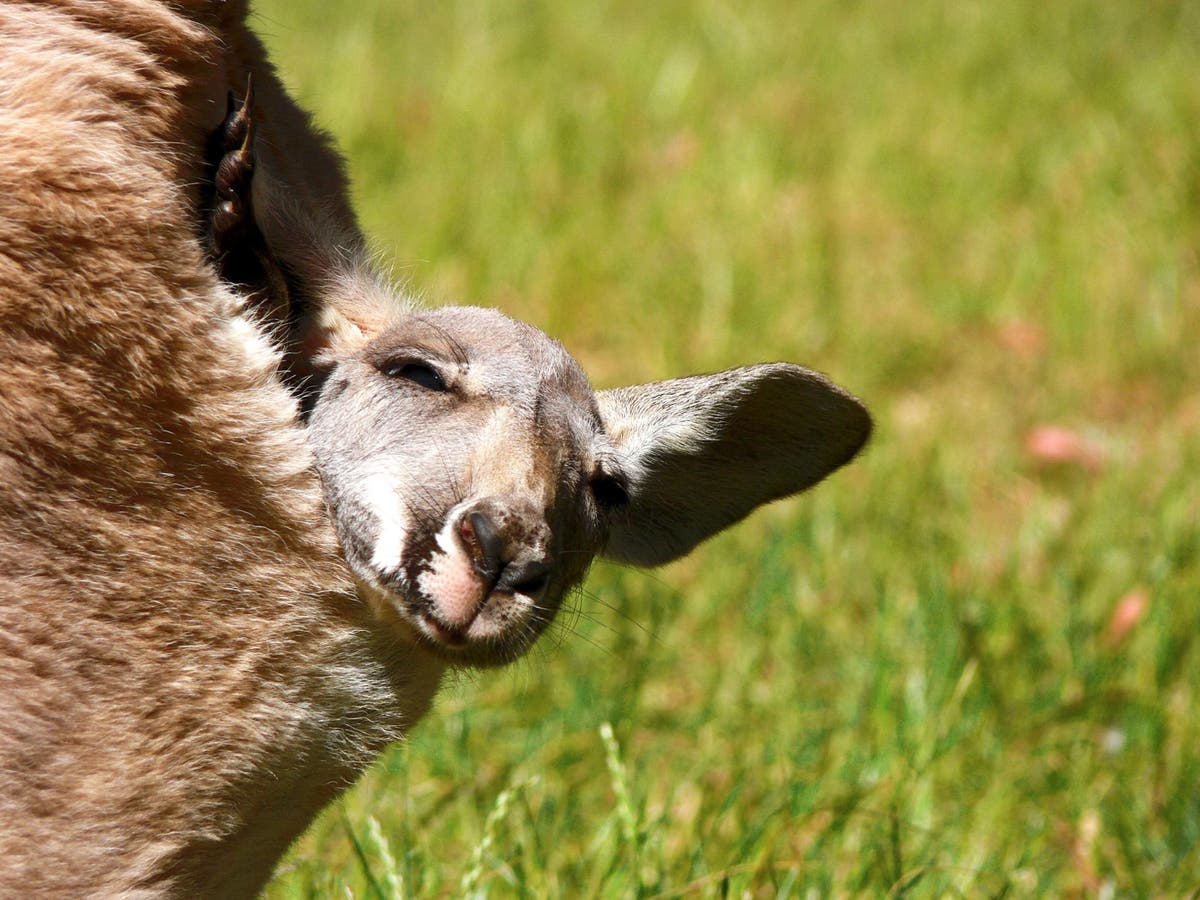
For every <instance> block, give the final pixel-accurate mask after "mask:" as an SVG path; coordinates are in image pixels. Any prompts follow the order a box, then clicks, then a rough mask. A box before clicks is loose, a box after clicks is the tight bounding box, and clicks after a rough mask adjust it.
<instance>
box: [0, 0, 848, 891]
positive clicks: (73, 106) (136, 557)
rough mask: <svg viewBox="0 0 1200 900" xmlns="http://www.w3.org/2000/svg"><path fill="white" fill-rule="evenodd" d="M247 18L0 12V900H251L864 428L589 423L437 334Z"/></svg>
mask: <svg viewBox="0 0 1200 900" xmlns="http://www.w3.org/2000/svg"><path fill="white" fill-rule="evenodd" d="M245 14H246V10H245V4H244V3H242V2H238V0H229V2H221V0H178V2H171V3H165V2H164V3H158V2H153V0H110V2H106V3H103V4H98V3H95V2H92V0H39V2H27V3H26V2H11V0H10V2H3V3H0V134H3V135H4V136H5V145H6V149H5V152H4V153H3V154H0V358H3V359H4V361H5V362H4V365H3V366H0V772H2V773H3V774H2V777H3V779H4V782H3V784H4V789H3V790H2V791H0V894H3V895H14V896H63V897H68V896H70V897H76V896H97V895H99V896H110V895H111V896H122V897H167V896H175V897H192V896H205V897H247V896H253V895H254V894H255V893H257V892H258V891H259V890H260V889H261V887H262V885H263V884H264V883H265V881H266V880H267V878H269V876H270V873H271V871H272V868H273V867H274V865H275V863H276V861H277V860H278V858H279V857H280V855H281V854H282V853H283V852H284V851H285V850H286V848H287V846H288V845H289V844H290V843H291V841H292V840H294V838H295V837H296V836H297V835H298V834H299V833H300V832H301V831H303V829H304V828H305V827H306V826H307V825H308V824H309V822H311V820H312V819H313V817H314V816H315V815H316V814H317V813H318V812H319V810H320V809H321V808H322V807H323V806H324V805H325V804H326V803H328V802H329V801H330V800H331V799H332V798H333V797H335V796H336V795H337V794H338V793H339V792H340V791H341V790H343V789H344V788H345V787H346V786H347V785H349V784H350V783H352V782H353V780H354V779H355V778H356V777H357V776H358V775H359V774H360V773H361V772H362V770H363V769H364V768H365V767H366V766H367V765H369V764H370V763H371V761H372V760H373V759H374V758H375V757H376V756H377V755H378V754H379V753H380V752H381V751H382V749H383V748H384V747H386V746H387V744H388V743H389V742H392V741H395V740H397V739H399V738H401V737H403V735H404V734H405V733H406V732H407V731H408V729H410V728H411V727H412V726H413V725H414V724H415V723H416V722H417V721H418V720H419V719H420V717H421V716H422V715H423V714H424V713H425V712H426V711H427V709H428V707H429V705H430V703H431V701H432V698H433V696H434V694H435V692H436V690H437V687H438V684H439V681H440V680H441V678H442V676H443V674H444V673H445V671H446V670H447V669H448V668H450V667H454V666H491V665H498V664H502V663H504V662H506V661H509V660H511V659H513V658H515V657H517V656H519V655H520V654H521V653H522V652H524V651H525V650H526V649H527V648H528V647H529V646H530V644H531V643H532V642H533V641H534V639H535V638H536V637H537V635H538V633H539V632H541V631H542V630H544V628H545V627H546V626H547V624H548V623H549V622H550V621H551V620H552V619H553V616H554V613H555V610H556V609H557V607H558V605H559V604H560V603H561V600H562V597H563V596H564V594H565V593H566V592H567V591H569V590H570V589H571V587H572V586H574V585H576V584H578V583H579V581H580V580H581V579H582V577H583V575H584V573H585V571H586V569H587V567H588V564H589V563H590V562H591V560H592V559H593V558H594V557H595V556H596V555H598V554H605V555H608V556H610V557H612V558H614V559H618V560H621V561H625V562H629V563H632V564H637V565H655V564H658V563H661V562H664V561H666V560H669V559H673V558H675V557H677V556H679V555H681V554H683V553H686V552H687V551H688V550H689V549H690V548H692V547H693V546H695V545H696V544H697V543H698V542H700V541H702V540H703V539H704V538H706V537H707V536H709V535H711V534H713V533H715V532H716V531H719V530H720V529H722V528H724V527H726V526H728V525H730V524H732V523H733V522H735V521H737V520H738V519H740V518H742V517H744V516H745V515H747V514H748V513H749V512H750V511H751V510H752V509H754V508H755V507H756V506H757V505H759V504H762V503H765V502H768V501H770V500H773V499H776V498H778V497H782V496H786V495H788V494H791V493H794V492H796V491H799V490H803V489H804V488H806V487H809V486H811V485H812V484H814V483H815V482H816V481H818V480H820V479H821V478H822V477H824V476H825V475H826V474H828V473H829V472H831V471H833V470H834V469H836V468H837V467H838V466H840V465H842V464H844V463H845V462H847V461H848V460H849V459H850V458H851V457H853V456H854V454H855V453H856V452H857V451H858V449H859V448H860V447H861V446H862V444H863V443H864V442H865V441H866V439H867V436H868V434H869V431H870V419H869V417H868V415H867V413H866V411H865V410H864V409H863V407H862V406H861V404H860V403H858V401H856V400H855V399H854V398H853V397H851V396H850V395H849V394H847V393H845V392H844V391H842V390H841V389H839V388H837V387H835V386H834V385H833V384H831V383H830V382H829V381H828V380H826V379H825V378H824V377H822V376H819V375H817V374H815V373H812V372H809V371H807V370H804V369H802V368H800V367H798V366H793V365H789V364H782V363H774V364H767V365H761V366H750V367H745V368H742V369H735V370H732V371H729V372H724V373H718V374H715V375H707V376H699V377H694V378H682V379H677V380H673V381H666V382H660V383H657V384H650V385H641V386H635V387H630V388H622V389H618V390H613V391H593V390H592V388H591V387H590V386H589V384H588V382H587V379H586V377H585V376H584V374H583V373H582V372H581V370H580V368H579V366H578V365H577V364H576V363H575V362H574V360H572V358H571V357H570V356H569V354H567V352H566V351H565V350H564V349H563V348H562V347H561V345H559V344H558V343H556V342H555V341H553V340H552V339H550V338H549V337H547V336H546V335H544V334H542V333H541V332H540V331H538V330H536V329H534V328H532V327H530V326H527V325H523V324H521V323H518V322H515V321H512V320H510V319H508V318H506V317H504V316H502V315H501V314H499V313H497V312H494V311H490V310H483V309H476V308H471V307H451V308H444V309H437V310H423V309H419V308H417V307H416V306H415V305H414V304H413V303H411V302H410V301H409V300H408V298H406V297H405V296H404V295H403V294H401V293H399V292H397V291H396V290H394V289H393V288H392V287H391V286H390V285H388V284H387V282H386V281H385V280H383V279H382V278H380V277H379V276H378V275H377V274H375V272H374V271H373V268H372V266H371V264H370V259H369V256H368V254H367V252H366V250H365V242H364V241H363V239H362V236H361V234H360V232H359V230H358V226H357V223H356V222H355V220H354V217H353V214H352V212H351V211H350V208H349V204H348V202H347V199H346V189H345V181H344V177H343V176H342V174H341V168H340V163H339V162H338V160H337V157H336V154H335V153H334V152H333V151H332V149H331V147H330V145H329V143H328V142H327V141H326V140H325V139H324V138H323V137H322V136H321V135H320V134H319V133H318V132H317V131H316V130H315V129H313V128H312V126H311V124H310V123H309V121H308V119H307V118H306V117H305V116H304V114H303V113H302V112H301V111H300V110H299V109H298V108H297V107H296V106H295V104H294V103H292V101H291V100H290V99H289V98H288V96H287V95H286V93H285V92H284V91H283V89H282V88H281V87H280V85H279V83H278V81H277V80H276V79H275V77H274V74H273V72H272V70H271V68H270V65H269V63H268V61H267V60H266V59H265V58H264V56H263V53H262V49H261V46H260V45H259V44H258V42H257V40H256V39H255V38H254V36H253V35H252V34H251V33H250V31H249V30H248V29H247V28H246V25H245ZM251 73H252V74H253V93H254V97H253V100H252V103H251V102H247V103H245V104H244V106H243V107H242V109H249V110H251V113H250V117H251V119H252V120H253V125H252V126H251V125H250V124H248V123H243V124H238V122H237V119H238V115H239V113H240V112H241V109H239V108H237V107H236V106H235V108H233V109H230V108H229V107H228V106H227V105H226V97H227V95H228V93H229V92H230V91H233V92H235V93H239V94H241V93H244V92H245V90H246V84H247V81H248V76H249V75H250V74H251ZM243 129H244V130H243ZM239 135H240V141H239V140H238V139H237V138H238V136H239ZM214 136H215V137H214ZM242 150H245V151H246V152H245V153H244V154H240V152H241V151H242ZM231 154H232V156H231ZM239 154H240V155H239ZM226 157H230V166H227V170H229V169H231V170H232V171H227V172H226V174H225V175H224V176H223V175H222V174H221V172H220V166H221V164H222V163H224V162H225V161H226ZM239 166H240V167H241V171H239ZM226 176H228V177H226ZM227 203H232V206H229V207H226V206H223V205H222V204H227ZM226 213H228V215H226ZM229 254H233V255H234V256H230V255H229ZM239 254H240V255H239Z"/></svg>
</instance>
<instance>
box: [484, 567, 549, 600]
mask: <svg viewBox="0 0 1200 900" xmlns="http://www.w3.org/2000/svg"><path fill="white" fill-rule="evenodd" d="M549 582H550V566H549V564H548V563H542V562H537V563H529V564H528V565H524V566H507V567H505V569H504V571H503V572H502V573H501V574H500V580H499V581H498V582H496V587H497V588H499V589H500V590H505V591H512V592H513V593H516V594H536V593H538V592H539V591H541V590H542V589H543V588H545V587H546V585H547V584H548V583H549Z"/></svg>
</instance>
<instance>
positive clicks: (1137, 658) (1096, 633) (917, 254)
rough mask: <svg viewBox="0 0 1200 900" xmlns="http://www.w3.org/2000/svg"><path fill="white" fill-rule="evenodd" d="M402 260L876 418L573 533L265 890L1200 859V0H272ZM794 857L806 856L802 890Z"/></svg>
mask: <svg viewBox="0 0 1200 900" xmlns="http://www.w3.org/2000/svg"><path fill="white" fill-rule="evenodd" d="M253 22H254V27H255V28H256V29H257V30H258V31H259V33H260V34H261V35H262V36H263V37H264V38H265V40H266V43H267V44H268V46H269V47H270V49H271V52H272V54H273V56H274V59H275V61H276V63H277V64H278V66H279V68H280V70H281V72H282V75H283V77H284V80H285V81H286V82H287V83H288V84H289V85H290V86H291V88H292V89H293V91H294V92H295V93H296V95H297V96H298V97H299V98H300V100H301V102H302V103H303V104H304V105H305V106H307V107H308V108H309V109H311V110H313V111H314V112H315V115H316V120H317V122H318V123H319V124H320V125H321V126H322V127H323V128H325V129H326V130H328V131H329V132H331V133H332V134H333V135H334V136H335V137H336V139H337V140H338V142H339V143H340V145H341V147H342V149H343V151H344V152H345V154H346V156H347V158H348V162H349V167H350V171H351V173H352V177H353V181H354V192H355V200H356V203H357V207H358V209H359V211H360V213H361V216H362V218H363V223H364V226H365V228H366V229H367V231H368V232H369V233H370V234H371V235H372V237H373V239H374V240H375V241H376V243H377V244H378V246H379V248H380V251H381V253H382V255H383V256H384V257H385V258H386V259H388V260H390V261H393V262H394V265H395V274H396V276H397V278H398V279H401V280H403V281H405V282H407V283H408V284H409V285H410V287H411V288H412V289H413V290H414V291H416V292H418V293H420V294H421V295H423V296H425V297H426V298H427V299H428V301H429V302H431V303H451V302H453V303H458V302H465V303H473V304H482V305H489V306H497V307H499V308H501V309H502V310H504V311H505V312H507V313H509V314H511V315H513V316H516V317H519V318H523V319H526V320H528V321H529V322H531V323H533V324H536V325H538V326H540V327H541V328H543V329H545V330H546V331H548V332H550V333H551V334H552V335H554V336H555V337H558V338H559V339H561V340H562V341H563V342H564V343H565V344H566V345H567V347H568V348H569V349H570V350H571V351H573V352H574V354H575V355H576V356H577V357H578V358H579V359H580V360H581V362H582V363H583V364H584V367H585V368H586V369H587V370H588V371H589V372H590V373H591V375H592V377H593V381H594V382H595V384H596V385H597V386H598V387H611V386H615V385H618V384H622V383H627V382H634V381H647V380H652V379H657V378H662V377H667V376H671V375H678V374H684V373H689V372H698V371H709V370H713V369H717V368H723V367H727V366H732V365H737V364H742V363H748V362H753V361H758V360H774V359H786V360H792V361H796V362H800V363H803V364H806V365H809V366H811V367H813V368H817V369H820V370H822V371H824V372H826V373H828V374H829V375H830V376H831V377H833V378H834V379H835V380H836V381H838V382H839V383H840V384H843V385H845V386H846V387H847V388H848V389H850V390H851V391H853V392H854V393H856V394H857V395H859V396H860V397H862V398H863V399H864V400H865V402H866V403H867V404H868V405H869V406H870V408H871V409H872V411H873V413H874V415H875V417H876V423H877V430H876V435H875V438H874V440H873V442H872V444H871V445H870V447H869V448H868V450H867V452H866V453H865V455H864V456H862V457H861V458H860V459H859V460H858V461H856V462H855V463H854V464H853V465H851V466H850V467H849V468H847V469H846V470H844V471H842V472H839V473H838V474H837V475H835V476H834V477H833V478H831V479H830V480H829V481H828V482H827V483H825V484H822V485H821V486H819V487H818V488H817V489H815V490H814V491H813V492H812V493H811V494H809V495H806V496H803V497H801V498H799V499H797V500H791V501H788V502H785V503H781V504H777V505H775V506H773V507H771V508H769V509H767V510H764V511H762V512H760V513H758V514H756V515H755V516H754V517H752V519H750V520H749V521H748V522H746V523H744V524H743V525H741V526H739V527H738V528H736V529H735V530H733V531H732V532H730V533H728V534H725V535H723V536H721V537H720V538H718V539H716V540H714V541H712V542H711V543H710V544H708V545H706V546H705V547H704V548H703V549H702V550H701V551H700V552H698V553H696V554H695V555H694V556H693V557H692V558H690V559H689V560H687V561H685V562H683V563H680V564H677V565H675V566H673V567H670V568H667V569H664V570H660V571H657V572H650V573H643V572H636V571H625V570H620V569H617V568H615V567H612V566H607V565H598V566H597V567H596V569H595V570H594V572H593V574H592V577H591V578H590V579H589V581H588V584H587V587H586V590H585V591H584V592H583V594H581V595H580V596H578V597H576V598H574V599H573V601H572V603H571V605H570V608H569V609H567V610H565V611H564V613H563V614H562V616H561V620H560V621H561V624H560V625H559V627H558V628H557V630H556V631H555V632H554V633H553V634H552V635H551V636H550V637H549V638H548V639H545V640H544V641H543V643H542V644H541V645H540V647H539V648H538V649H537V650H535V651H534V653H533V654H532V655H531V657H530V658H529V659H528V660H526V661H523V662H522V663H520V664H518V665H517V666H515V667H514V668H512V669H510V670H505V671H498V672H486V673H480V674H475V675H466V676H459V677H458V678H457V679H455V680H454V682H453V684H451V685H450V688H449V690H447V691H445V693H444V694H443V695H442V697H441V699H440V701H439V702H438V705H437V708H436V709H435V711H434V713H433V714H432V715H431V716H430V717H429V718H427V719H426V720H425V721H424V722H423V723H422V724H421V726H420V727H419V728H418V729H416V731H415V732H414V734H413V735H412V738H411V740H410V742H409V743H407V744H406V745H404V746H398V747H396V748H394V749H393V750H392V751H390V752H389V753H388V754H387V756H386V757H385V758H384V759H383V760H382V761H381V763H380V764H379V765H378V766H376V767H375V768H374V769H373V770H372V771H371V772H370V773H369V774H368V775H367V777H366V778H365V779H364V780H363V781H362V783H360V785H359V786H358V787H357V788H356V789H355V790H354V791H353V792H351V793H350V794H349V795H348V796H347V797H346V798H345V799H344V800H342V801H339V802H338V803H336V804H335V805H334V806H333V807H332V808H331V809H329V810H328V811H327V813H326V814H325V815H324V816H323V817H322V819H321V820H320V822H319V823H318V824H317V825H316V826H315V827H314V828H313V829H312V830H311V831H310V832H309V834H307V835H306V836H305V837H304V838H303V839H302V841H301V842H300V843H299V844H298V845H297V847H296V848H295V850H294V852H293V853H292V854H291V855H290V856H289V858H288V859H287V860H286V861H285V863H284V864H283V866H282V867H281V869H280V871H279V873H278V875H277V877H276V878H275V880H274V882H273V883H272V886H271V889H270V892H269V893H270V896H272V897H276V898H283V897H289V898H290V897H335V896H336V897H344V896H354V897H390V896H401V895H412V896H462V895H475V896H488V895H490V896H495V897H509V896H526V897H542V896H562V897H586V896H602V897H630V896H644V897H675V896H687V897H717V896H720V897H724V896H750V897H788V896H828V895H859V894H862V895H874V896H880V895H884V894H888V893H890V894H894V895H901V894H904V893H908V892H912V893H913V894H915V895H918V896H932V895H937V896H943V895H950V896H953V895H955V894H958V895H962V896H972V897H974V896H984V895H997V896H998V895H1003V894H1006V893H1007V894H1010V895H1015V896H1026V895H1031V894H1052V895H1059V896H1063V895H1066V896H1071V895H1089V896H1090V895H1097V896H1112V895H1114V894H1116V895H1121V896H1135V895H1149V894H1157V895H1180V894H1183V893H1185V892H1186V891H1188V890H1190V889H1192V888H1195V887H1196V886H1197V885H1198V884H1200V845H1198V843H1197V841H1198V840H1200V758H1198V750H1200V648H1198V647H1197V639H1198V637H1200V537H1198V534H1200V532H1198V522H1200V488H1198V487H1197V473H1198V472H1200V391H1198V386H1200V353H1198V352H1197V338H1198V336H1200V62H1198V61H1200V5H1197V4H1195V3H1173V2H1165V0H1163V2H1147V3H1129V2H1110V3H1094V2H1083V0H1060V2H1055V3H1046V2H1044V0H1011V2H1007V3H990V2H979V0H953V2H951V0H944V2H934V0H908V2H904V3H899V2H888V0H881V2H876V3H845V2H832V0H816V2H806V3H796V2H793V0H751V2H747V3H739V4H735V3H731V2H715V0H688V2H681V0H664V2H659V3H640V2H638V3H635V2H629V0H612V2H599V3H594V4H582V3H579V4H569V3H547V2H522V0H494V2H482V0H448V2H444V3H416V2H407V0H405V2H396V0H354V2H349V0H346V2H340V3H339V2H329V0H257V2H256V3H255V16H254V19H253ZM814 890H815V893H814Z"/></svg>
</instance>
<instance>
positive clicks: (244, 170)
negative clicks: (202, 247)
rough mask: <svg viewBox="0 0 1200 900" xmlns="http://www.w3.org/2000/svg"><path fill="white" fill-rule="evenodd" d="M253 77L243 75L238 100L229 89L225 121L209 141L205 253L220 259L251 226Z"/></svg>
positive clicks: (243, 241)
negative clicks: (209, 192) (210, 173)
mask: <svg viewBox="0 0 1200 900" xmlns="http://www.w3.org/2000/svg"><path fill="white" fill-rule="evenodd" d="M253 112H254V79H253V77H252V76H247V78H246V95H245V97H244V98H243V99H242V101H241V103H238V102H237V99H236V98H235V97H234V95H233V91H230V92H229V95H228V100H227V102H226V112H225V121H224V122H222V123H221V126H220V128H218V129H217V131H216V133H215V134H214V135H213V139H212V140H211V141H210V149H209V153H210V159H213V160H214V161H215V163H216V167H215V170H214V172H213V192H214V197H213V205H212V213H211V215H210V219H209V255H210V257H211V258H212V259H213V260H214V261H218V262H219V261H220V260H221V259H223V258H224V257H225V256H226V255H227V254H228V253H229V252H230V251H231V250H233V249H235V247H237V246H238V245H239V244H244V243H245V242H246V240H247V237H248V232H249V231H250V230H251V229H253V228H254V221H253V220H254V212H253V207H252V205H251V202H250V191H251V184H252V179H253V176H254V121H253V118H252V116H253Z"/></svg>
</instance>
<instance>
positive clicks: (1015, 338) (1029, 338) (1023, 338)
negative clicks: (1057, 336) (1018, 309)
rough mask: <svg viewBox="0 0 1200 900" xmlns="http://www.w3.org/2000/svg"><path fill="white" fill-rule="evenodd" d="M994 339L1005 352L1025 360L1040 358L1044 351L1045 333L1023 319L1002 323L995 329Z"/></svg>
mask: <svg viewBox="0 0 1200 900" xmlns="http://www.w3.org/2000/svg"><path fill="white" fill-rule="evenodd" d="M996 337H997V339H998V340H999V341H1000V346H1002V347H1003V348H1004V349H1005V350H1008V351H1009V352H1011V353H1013V354H1014V355H1016V356H1022V357H1025V358H1026V359H1030V358H1033V357H1036V356H1041V355H1042V352H1043V351H1044V350H1045V349H1046V332H1045V331H1043V330H1042V328H1041V327H1040V326H1038V325H1035V324H1033V323H1032V322H1026V321H1025V320H1023V319H1010V320H1009V321H1007V322H1002V323H1001V324H1000V326H999V327H998V328H997V329H996Z"/></svg>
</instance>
